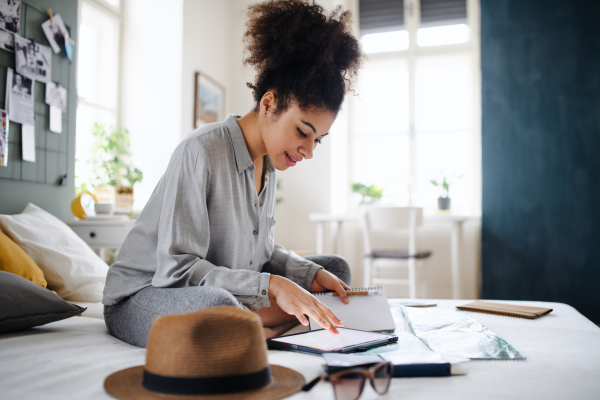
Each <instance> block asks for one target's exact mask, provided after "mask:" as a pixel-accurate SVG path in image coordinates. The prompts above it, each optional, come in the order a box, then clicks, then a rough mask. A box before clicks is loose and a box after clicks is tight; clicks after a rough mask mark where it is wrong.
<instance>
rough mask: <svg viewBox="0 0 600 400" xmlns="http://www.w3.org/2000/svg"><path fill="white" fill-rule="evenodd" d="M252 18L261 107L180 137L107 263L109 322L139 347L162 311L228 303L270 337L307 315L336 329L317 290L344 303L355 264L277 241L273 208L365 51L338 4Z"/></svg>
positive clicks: (292, 5)
mask: <svg viewBox="0 0 600 400" xmlns="http://www.w3.org/2000/svg"><path fill="white" fill-rule="evenodd" d="M248 17H249V20H248V23H247V27H248V30H247V32H246V34H245V42H246V45H247V50H248V56H247V58H246V59H245V63H246V64H248V65H251V66H253V67H255V68H256V71H257V78H256V83H255V84H248V86H249V87H250V88H252V89H253V91H254V93H253V95H254V99H255V102H256V105H255V108H254V109H253V110H252V111H251V112H249V113H248V114H246V115H245V116H244V117H241V118H240V117H237V116H234V115H229V116H228V117H227V119H225V121H224V122H222V123H214V124H209V125H206V126H204V127H202V128H200V129H198V130H196V131H194V132H192V133H191V134H190V135H188V136H187V137H186V138H185V140H183V142H182V143H181V144H180V145H179V146H178V147H177V149H176V150H175V152H174V153H173V155H172V157H171V161H170V163H169V166H168V168H167V170H166V172H165V174H164V175H163V177H162V179H161V180H160V182H159V183H158V185H157V187H156V189H155V190H154V193H153V194H152V196H151V197H150V199H149V201H148V204H147V205H146V207H145V208H144V210H143V211H142V213H141V214H140V216H139V217H138V219H137V221H136V224H135V226H134V227H133V229H132V230H131V232H130V233H129V235H128V236H127V238H126V240H125V243H124V244H123V246H122V247H121V250H120V251H119V255H118V258H117V261H116V262H115V263H114V264H113V265H112V266H111V267H110V270H109V272H108V277H107V280H106V288H105V290H104V299H103V303H104V305H105V308H104V315H105V321H106V325H107V327H108V330H109V332H110V333H111V334H112V335H113V336H115V337H117V338H119V339H122V340H124V341H126V342H128V343H131V344H133V345H136V346H141V347H143V346H145V345H146V340H147V337H148V333H149V331H150V327H151V325H152V322H153V321H154V319H155V318H156V317H158V316H160V315H165V314H176V313H185V312H191V311H195V310H199V309H203V308H207V307H214V306H222V305H228V306H236V307H246V308H248V309H250V310H252V311H254V312H256V313H257V314H258V315H259V316H260V318H261V320H262V322H263V326H264V327H265V332H266V334H267V336H273V335H276V334H280V333H282V332H284V331H285V330H287V329H289V328H291V327H292V326H293V325H294V324H296V323H298V321H299V322H300V323H302V324H304V325H307V324H308V321H307V318H306V315H308V316H310V317H312V318H313V319H315V321H317V322H318V323H319V324H320V325H321V326H322V327H323V328H325V329H328V330H329V331H330V332H332V333H333V334H336V333H337V330H336V325H337V326H343V322H342V321H340V320H339V319H338V318H337V317H336V316H335V315H334V314H333V313H332V312H331V310H329V309H328V308H327V307H326V306H324V305H323V304H321V303H320V302H319V301H318V300H317V299H316V298H315V297H314V296H313V295H311V294H310V293H309V291H312V292H318V291H324V290H333V291H336V292H337V293H339V295H340V298H341V299H342V301H344V302H345V303H347V302H348V300H347V296H346V292H345V289H347V288H348V286H347V284H349V283H350V270H349V267H348V264H347V263H346V262H345V261H344V260H343V259H342V258H340V257H337V256H308V257H306V258H303V257H300V256H298V255H296V254H295V253H293V252H289V253H288V252H287V251H286V250H285V249H284V248H283V247H281V246H279V245H276V244H275V243H274V241H273V230H274V226H275V219H274V218H273V216H274V213H275V198H276V196H275V190H276V187H277V170H280V171H283V170H286V169H288V168H293V167H294V166H295V165H296V164H297V163H299V162H302V161H303V160H305V159H306V160H309V159H311V158H312V157H313V154H314V152H315V150H316V149H317V147H318V144H319V143H321V141H322V140H323V139H324V138H325V137H326V136H327V135H328V133H329V129H330V128H331V125H332V124H333V121H334V120H335V118H336V115H337V113H338V112H339V110H340V107H341V105H342V101H343V99H344V95H345V93H346V91H347V90H348V86H349V83H350V82H351V80H352V78H354V77H355V76H356V74H357V71H358V68H359V66H360V63H361V60H362V53H361V51H360V48H359V44H358V41H357V40H356V38H355V37H353V36H352V35H351V33H350V14H349V12H344V11H343V10H342V9H341V8H338V9H336V10H335V11H334V12H333V13H331V14H330V15H325V14H324V10H323V9H322V8H321V7H320V6H317V5H315V4H314V3H308V2H306V1H302V0H284V1H267V2H264V3H259V4H255V5H252V6H250V8H249V12H248ZM306 192H307V195H309V193H310V188H306Z"/></svg>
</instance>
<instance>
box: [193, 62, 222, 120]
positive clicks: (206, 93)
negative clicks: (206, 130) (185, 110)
mask: <svg viewBox="0 0 600 400" xmlns="http://www.w3.org/2000/svg"><path fill="white" fill-rule="evenodd" d="M224 104H225V88H224V87H223V86H221V85H219V84H218V83H217V82H216V81H214V80H213V79H211V78H209V77H208V76H207V75H206V74H202V73H200V72H196V89H195V95H194V128H199V127H201V126H202V125H204V124H210V123H211V122H220V121H222V120H223V119H224V118H225V115H224V114H225V111H224V109H225V106H224Z"/></svg>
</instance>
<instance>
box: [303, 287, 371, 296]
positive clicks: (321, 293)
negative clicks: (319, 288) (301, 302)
mask: <svg viewBox="0 0 600 400" xmlns="http://www.w3.org/2000/svg"><path fill="white" fill-rule="evenodd" d="M378 289H383V286H371V287H356V288H352V289H348V290H346V292H363V291H365V290H378ZM327 293H332V292H319V293H313V294H314V295H315V296H324V295H326V294H327Z"/></svg>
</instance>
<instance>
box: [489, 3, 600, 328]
mask: <svg viewBox="0 0 600 400" xmlns="http://www.w3.org/2000/svg"><path fill="white" fill-rule="evenodd" d="M599 21H600V1H597V0H568V1H564V0H525V1H524V0H481V72H482V174H483V193H482V211H483V215H482V279H483V281H482V296H483V298H489V299H512V300H543V301H557V302H564V303H568V304H570V305H572V306H574V307H575V308H576V309H577V310H579V311H580V312H581V313H583V314H584V315H586V316H587V317H588V318H590V319H592V320H593V321H594V322H596V323H600V296H599V294H600V155H599V152H600V22H599Z"/></svg>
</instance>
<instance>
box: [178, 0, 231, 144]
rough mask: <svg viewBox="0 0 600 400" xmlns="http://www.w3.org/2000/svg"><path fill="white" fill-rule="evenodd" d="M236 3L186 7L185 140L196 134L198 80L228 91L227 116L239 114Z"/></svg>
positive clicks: (191, 0)
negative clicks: (235, 87) (235, 77)
mask: <svg viewBox="0 0 600 400" xmlns="http://www.w3.org/2000/svg"><path fill="white" fill-rule="evenodd" d="M232 17H233V2H232V1H207V0H201V1H198V0H185V1H184V3H183V62H182V79H183V82H182V90H181V95H182V102H181V104H182V108H181V128H182V132H181V134H182V138H183V137H185V136H186V135H187V134H188V133H190V132H191V131H192V130H194V94H195V92H194V85H195V84H194V77H195V73H196V72H200V73H203V74H206V75H208V76H209V77H210V78H212V79H214V80H215V81H217V82H218V83H219V84H221V85H222V86H224V87H225V115H227V114H228V113H235V109H234V108H233V106H232V104H233V103H234V101H233V99H234V93H233V89H232V84H231V83H232V81H233V71H234V69H235V64H236V62H237V60H236V57H235V54H234V52H233V51H232V43H233V33H232V30H233V29H232V28H233V24H234V20H233V18H232Z"/></svg>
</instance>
